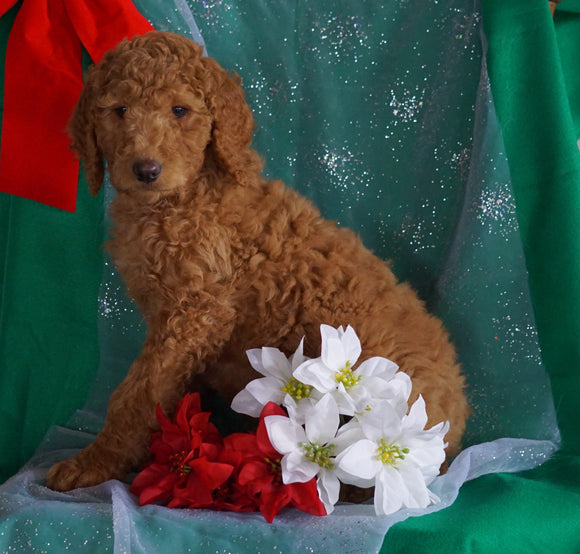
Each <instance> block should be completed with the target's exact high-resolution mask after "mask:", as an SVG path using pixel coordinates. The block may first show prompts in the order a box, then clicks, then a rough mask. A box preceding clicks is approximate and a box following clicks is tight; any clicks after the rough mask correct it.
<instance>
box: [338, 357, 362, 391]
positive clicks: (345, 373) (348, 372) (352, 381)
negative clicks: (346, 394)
mask: <svg viewBox="0 0 580 554" xmlns="http://www.w3.org/2000/svg"><path fill="white" fill-rule="evenodd" d="M350 366H351V363H350V361H348V362H346V365H345V366H344V367H343V368H342V369H341V370H340V371H337V372H336V373H335V374H334V378H335V379H336V382H337V383H342V384H343V385H344V388H345V389H346V390H348V389H350V388H351V387H352V386H354V385H356V384H357V383H358V382H359V381H360V376H358V377H357V376H356V375H355V374H354V373H353V372H352V369H351V367H350Z"/></svg>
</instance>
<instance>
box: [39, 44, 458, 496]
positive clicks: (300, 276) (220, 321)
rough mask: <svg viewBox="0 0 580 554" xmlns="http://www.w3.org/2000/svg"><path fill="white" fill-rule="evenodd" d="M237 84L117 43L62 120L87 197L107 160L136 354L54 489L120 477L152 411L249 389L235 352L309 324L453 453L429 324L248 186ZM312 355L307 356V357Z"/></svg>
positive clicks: (184, 61) (433, 326)
mask: <svg viewBox="0 0 580 554" xmlns="http://www.w3.org/2000/svg"><path fill="white" fill-rule="evenodd" d="M253 127H254V124H253V119H252V114H251V112H250V109H249V108H248V105H247V104H246V102H245V100H244V94H243V91H242V89H241V87H240V82H239V79H238V78H237V77H236V76H231V75H229V74H228V73H227V72H226V71H224V70H223V69H222V68H221V67H220V66H219V65H218V64H217V62H215V61H214V60H213V59H210V58H207V57H203V56H202V48H201V47H200V46H199V45H197V44H195V43H194V42H192V41H191V40H189V39H186V38H184V37H182V36H179V35H175V34H171V33H164V32H151V33H149V34H147V35H144V36H141V37H137V38H134V39H133V40H130V41H124V42H122V43H121V44H119V46H118V47H117V48H116V49H114V50H112V51H110V52H108V53H107V54H106V55H105V56H104V58H103V60H102V61H100V62H99V63H98V64H96V65H95V66H93V67H92V68H91V69H90V71H89V74H88V78H87V82H86V85H85V88H84V91H83V93H82V95H81V97H80V100H79V102H78V105H77V107H76V109H75V112H74V114H73V116H72V119H71V122H70V134H71V136H72V140H73V148H74V149H75V150H76V151H77V152H78V154H79V157H80V158H81V160H82V162H83V166H84V169H85V173H86V177H87V180H88V182H89V185H90V188H91V191H92V192H93V193H94V194H96V193H97V192H98V190H99V188H100V186H101V183H102V181H103V176H104V164H103V160H106V162H107V169H108V171H109V173H110V177H111V182H112V184H113V186H114V187H115V189H116V191H117V195H116V197H115V199H114V201H113V203H112V207H111V209H112V220H113V222H114V229H113V231H112V233H113V240H112V241H111V242H110V243H109V244H108V249H109V251H110V254H111V257H112V259H113V261H114V263H115V265H116V267H117V268H118V270H119V272H120V273H121V275H122V276H123V278H124V280H125V282H126V284H127V288H128V291H129V293H130V295H131V296H132V297H133V298H134V299H135V301H136V303H137V305H138V307H139V308H140V310H141V312H142V313H143V316H144V318H145V320H146V323H147V337H146V340H145V343H144V346H143V351H142V353H141V354H140V355H139V357H138V358H137V359H136V360H135V362H134V363H133V365H132V366H131V368H130V371H129V373H128V375H127V377H126V378H125V380H124V381H123V383H122V384H121V385H120V386H119V387H118V389H117V390H116V391H115V392H114V393H113V395H112V397H111V400H110V404H109V409H108V412H107V417H106V421H105V426H104V428H103V430H102V431H101V432H100V433H99V434H98V436H97V438H96V440H95V441H94V443H93V444H91V445H90V446H88V447H87V448H85V449H84V450H82V451H81V452H80V453H78V454H77V455H76V456H75V457H74V458H72V459H70V460H66V461H64V462H61V463H60V464H57V465H56V466H54V467H53V468H52V469H51V470H50V471H49V474H48V477H47V484H48V486H49V487H51V488H53V489H57V490H68V489H72V488H75V487H79V486H88V485H94V484H97V483H100V482H102V481H105V480H107V479H111V478H118V479H120V478H123V477H124V475H125V474H126V473H127V472H128V471H130V470H132V469H135V468H137V467H138V466H139V465H140V464H142V463H143V462H144V461H145V460H146V459H147V456H148V446H149V437H150V434H151V432H152V431H153V430H155V429H156V419H155V406H156V404H157V403H161V405H162V407H163V409H164V410H165V411H166V412H171V411H172V410H173V408H174V407H175V405H176V403H177V401H178V400H179V399H180V398H181V397H182V395H183V394H184V393H185V392H186V390H187V389H188V388H189V387H190V386H191V385H192V383H194V382H202V381H203V382H204V383H205V384H206V385H207V386H209V387H211V388H213V389H215V390H217V391H218V392H219V393H220V394H222V395H223V396H224V397H225V398H228V399H231V397H233V395H234V394H235V393H237V392H238V391H239V390H241V389H242V388H243V387H244V386H245V385H246V383H247V382H248V381H250V380H251V379H253V378H255V377H256V374H255V373H254V372H253V370H252V369H251V367H250V366H249V364H248V362H247V360H246V358H245V351H246V350H247V349H249V348H256V347H261V346H276V347H278V348H281V349H282V350H284V351H286V352H287V353H291V352H293V351H294V350H295V348H296V347H297V345H298V343H299V341H300V339H301V338H302V337H303V336H305V337H306V341H305V343H306V345H307V352H306V353H307V354H308V353H310V355H313V356H314V355H318V352H319V349H320V331H319V326H320V324H321V323H327V324H329V325H332V326H335V327H337V326H339V325H345V326H346V325H347V324H350V325H352V326H353V327H354V329H355V330H356V332H357V334H358V335H359V337H360V339H361V343H362V345H363V349H364V350H363V355H362V357H361V360H362V359H365V358H369V357H371V356H384V357H386V358H389V359H391V360H393V361H395V362H396V363H397V364H399V366H400V367H401V369H402V370H403V371H405V372H407V373H408V374H409V375H410V376H411V377H412V379H413V393H412V397H411V401H413V400H414V399H415V398H416V397H417V396H418V395H419V394H422V395H423V397H424V399H425V402H426V406H427V412H428V415H429V425H434V424H436V423H438V422H439V421H443V420H446V421H449V422H450V425H451V426H450V430H449V432H448V434H447V437H446V440H447V441H448V443H449V446H448V453H451V454H453V453H456V452H457V450H458V449H459V444H460V440H461V435H462V433H463V431H464V428H465V420H466V417H467V414H468V406H467V402H466V399H465V396H464V393H463V386H464V379H463V377H462V376H461V374H460V369H459V366H458V365H457V362H456V354H455V350H454V348H453V347H452V345H451V344H450V342H449V340H448V336H447V333H446V331H445V330H444V329H443V327H442V325H441V323H440V321H439V320H437V319H436V318H434V317H433V316H431V315H429V314H428V313H427V312H426V311H425V308H424V305H423V304H422V302H421V301H420V300H419V299H418V298H417V296H416V295H415V293H414V292H413V291H412V290H411V288H410V287H409V286H408V285H407V284H401V283H398V282H397V280H396V279H395V277H394V276H393V274H392V272H391V271H390V269H389V268H388V267H387V265H386V264H385V263H384V262H383V261H381V260H379V259H378V258H377V257H375V256H374V255H373V254H371V252H370V251H369V250H367V249H366V248H365V247H364V246H363V245H362V243H361V242H360V240H359V239H358V238H357V237H356V236H355V234H354V233H353V232H352V231H350V230H348V229H339V228H337V227H336V225H335V224H334V223H331V222H329V221H327V220H325V219H323V218H322V217H321V215H320V213H319V212H318V210H317V209H316V208H315V207H314V206H313V205H312V204H311V202H310V201H308V200H307V199H306V198H304V197H302V196H300V195H299V194H298V193H297V192H295V191H294V190H291V189H290V188H288V187H286V186H285V185H284V184H283V183H281V182H280V181H267V180H265V179H264V178H263V177H261V174H260V173H261V169H262V163H261V161H260V158H259V156H258V154H257V153H256V152H255V151H254V150H252V149H251V148H250V143H251V140H252V131H253ZM308 350H310V352H308Z"/></svg>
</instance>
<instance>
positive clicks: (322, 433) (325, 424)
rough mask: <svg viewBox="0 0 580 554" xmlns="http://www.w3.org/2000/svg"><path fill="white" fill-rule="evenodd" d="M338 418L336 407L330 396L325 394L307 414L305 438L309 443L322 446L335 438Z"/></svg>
mask: <svg viewBox="0 0 580 554" xmlns="http://www.w3.org/2000/svg"><path fill="white" fill-rule="evenodd" d="M339 423H340V418H339V415H338V406H337V405H336V401H335V400H334V398H333V397H332V395H330V394H325V395H324V396H323V397H322V398H321V399H320V400H319V401H318V402H317V403H316V404H314V406H313V407H312V409H311V411H310V413H309V414H308V419H307V420H306V437H307V438H308V440H309V441H310V442H311V443H316V444H319V445H324V444H327V443H329V442H330V441H332V439H333V438H334V437H335V436H336V432H337V430H338V425H339Z"/></svg>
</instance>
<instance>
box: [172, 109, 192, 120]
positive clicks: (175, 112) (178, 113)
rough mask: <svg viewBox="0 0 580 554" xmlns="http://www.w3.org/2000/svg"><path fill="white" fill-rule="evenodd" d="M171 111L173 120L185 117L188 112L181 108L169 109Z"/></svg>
mask: <svg viewBox="0 0 580 554" xmlns="http://www.w3.org/2000/svg"><path fill="white" fill-rule="evenodd" d="M171 111H172V112H173V115H174V116H175V119H181V118H182V117H185V116H186V115H187V113H188V112H189V110H188V109H187V108H184V107H183V106H173V107H172V108H171Z"/></svg>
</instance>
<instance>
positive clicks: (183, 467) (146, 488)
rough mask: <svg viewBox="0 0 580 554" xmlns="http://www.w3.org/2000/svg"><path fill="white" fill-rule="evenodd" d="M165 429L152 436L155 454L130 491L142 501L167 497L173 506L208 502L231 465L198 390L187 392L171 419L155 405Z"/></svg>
mask: <svg viewBox="0 0 580 554" xmlns="http://www.w3.org/2000/svg"><path fill="white" fill-rule="evenodd" d="M156 415H157V420H158V422H159V425H160V427H161V431H159V432H158V433H155V434H154V435H153V437H152V442H151V453H152V454H153V456H154V458H153V460H152V461H151V462H150V463H149V464H148V465H147V466H146V467H145V469H144V470H143V471H142V472H141V473H140V474H139V475H137V477H136V478H135V480H134V481H133V484H132V485H131V492H132V493H134V494H136V495H138V496H139V504H140V505H141V506H143V505H145V504H150V503H151V502H168V506H169V507H188V508H195V507H209V506H211V505H212V503H213V496H212V492H213V491H214V490H215V489H217V488H218V487H220V486H221V485H223V483H225V482H226V481H227V479H228V477H229V476H230V475H231V473H232V471H233V466H232V465H230V464H227V463H222V462H220V461H218V457H219V454H220V452H221V450H222V448H223V441H222V438H221V436H220V434H219V432H218V430H217V429H216V427H215V426H214V425H213V424H212V423H210V422H209V416H210V414H209V413H208V412H202V411H201V405H200V399H199V394H198V393H195V394H188V395H186V396H185V397H184V398H183V400H182V401H181V402H180V403H179V404H178V405H177V409H176V412H175V416H174V417H173V420H170V419H169V418H168V417H167V416H166V415H165V414H164V413H163V411H162V410H161V407H160V406H157V411H156Z"/></svg>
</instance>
